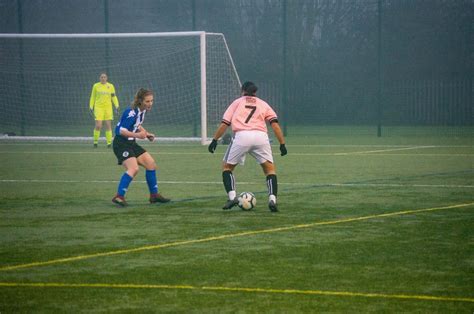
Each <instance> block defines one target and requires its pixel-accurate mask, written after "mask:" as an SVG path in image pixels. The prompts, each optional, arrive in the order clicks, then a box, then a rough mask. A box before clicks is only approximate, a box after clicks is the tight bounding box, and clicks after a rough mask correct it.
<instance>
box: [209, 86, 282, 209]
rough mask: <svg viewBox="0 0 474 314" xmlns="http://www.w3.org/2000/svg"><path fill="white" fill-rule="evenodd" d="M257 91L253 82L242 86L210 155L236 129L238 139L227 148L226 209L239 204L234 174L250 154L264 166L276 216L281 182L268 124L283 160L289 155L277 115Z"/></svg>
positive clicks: (235, 135)
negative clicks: (276, 167)
mask: <svg viewBox="0 0 474 314" xmlns="http://www.w3.org/2000/svg"><path fill="white" fill-rule="evenodd" d="M257 89H258V88H257V86H256V85H255V84H254V83H252V82H245V83H244V84H243V85H242V96H241V97H240V98H237V99H236V100H234V102H232V104H230V106H229V107H228V108H227V110H226V111H225V113H224V116H223V118H222V122H221V124H220V126H219V127H218V128H217V131H216V133H215V135H214V138H213V139H212V142H211V143H210V144H209V147H208V150H209V152H211V153H214V151H215V150H216V147H217V140H218V139H219V138H220V137H221V136H222V135H223V134H224V133H225V131H226V129H227V127H228V126H231V127H232V131H233V132H234V138H233V140H232V142H231V143H230V145H229V147H228V148H227V151H226V153H225V155H224V160H223V165H222V180H223V182H224V188H225V190H226V192H227V195H228V197H229V200H228V201H227V202H226V204H225V205H224V207H223V209H231V208H232V207H234V206H235V205H237V204H238V200H237V192H236V190H235V178H234V175H233V173H232V171H233V170H234V168H235V166H236V165H237V164H242V165H243V164H244V162H245V156H246V155H247V153H248V154H250V155H251V156H252V157H254V158H255V159H256V160H257V162H258V163H259V164H260V166H262V169H263V172H264V174H265V176H266V177H267V187H268V195H269V197H268V208H269V209H270V210H271V211H272V212H277V211H278V208H277V204H276V203H277V201H276V196H277V192H278V182H277V176H276V171H275V165H274V164H273V156H272V148H271V146H270V140H269V138H268V133H267V125H266V122H268V123H270V125H271V127H272V129H273V132H274V133H275V136H276V137H277V139H278V142H280V152H281V155H282V156H285V155H286V154H287V150H286V146H285V138H284V136H283V132H282V131H281V128H280V125H279V124H278V118H277V115H276V113H275V111H274V110H273V109H272V108H271V107H270V105H268V104H267V103H266V102H265V101H263V100H262V99H260V98H258V97H257V96H255V94H256V92H257Z"/></svg>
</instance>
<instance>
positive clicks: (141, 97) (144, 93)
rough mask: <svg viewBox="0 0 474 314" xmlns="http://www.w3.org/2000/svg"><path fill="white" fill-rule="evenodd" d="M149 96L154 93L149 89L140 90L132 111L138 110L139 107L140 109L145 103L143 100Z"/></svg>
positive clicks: (136, 95) (134, 100)
mask: <svg viewBox="0 0 474 314" xmlns="http://www.w3.org/2000/svg"><path fill="white" fill-rule="evenodd" d="M148 95H153V92H152V91H151V90H149V89H145V88H140V89H139V90H138V91H137V93H136V94H135V98H134V99H133V102H132V109H137V107H140V105H141V104H142V103H143V100H144V99H145V97H146V96H148Z"/></svg>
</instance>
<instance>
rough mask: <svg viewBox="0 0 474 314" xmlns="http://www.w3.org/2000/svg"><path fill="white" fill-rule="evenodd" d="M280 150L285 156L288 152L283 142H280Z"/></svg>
mask: <svg viewBox="0 0 474 314" xmlns="http://www.w3.org/2000/svg"><path fill="white" fill-rule="evenodd" d="M280 152H281V155H282V156H285V155H286V154H288V151H287V150H286V146H285V144H280Z"/></svg>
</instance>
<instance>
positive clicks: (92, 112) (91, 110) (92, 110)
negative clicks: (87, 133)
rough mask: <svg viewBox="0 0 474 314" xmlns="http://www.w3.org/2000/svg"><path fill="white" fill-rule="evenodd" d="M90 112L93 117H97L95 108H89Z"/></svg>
mask: <svg viewBox="0 0 474 314" xmlns="http://www.w3.org/2000/svg"><path fill="white" fill-rule="evenodd" d="M89 113H90V114H91V117H92V118H94V119H95V114H94V109H93V108H92V109H89Z"/></svg>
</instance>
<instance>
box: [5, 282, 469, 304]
mask: <svg viewBox="0 0 474 314" xmlns="http://www.w3.org/2000/svg"><path fill="white" fill-rule="evenodd" d="M0 287H5V288H8V287H17V288H18V287H23V288H25V287H27V288H36V289H44V288H69V289H71V288H82V289H84V288H92V289H97V288H105V289H160V290H165V289H172V290H204V291H214V292H244V293H277V294H302V295H319V296H335V297H365V298H380V299H404V300H407V299H409V300H423V301H444V302H474V298H473V297H452V296H441V295H417V294H388V293H373V292H350V291H328V290H299V289H275V288H257V287H253V288H249V287H225V286H191V285H163V284H161V285H160V284H131V283H122V284H120V283H64V282H61V283H59V282H30V283H23V282H0Z"/></svg>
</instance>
